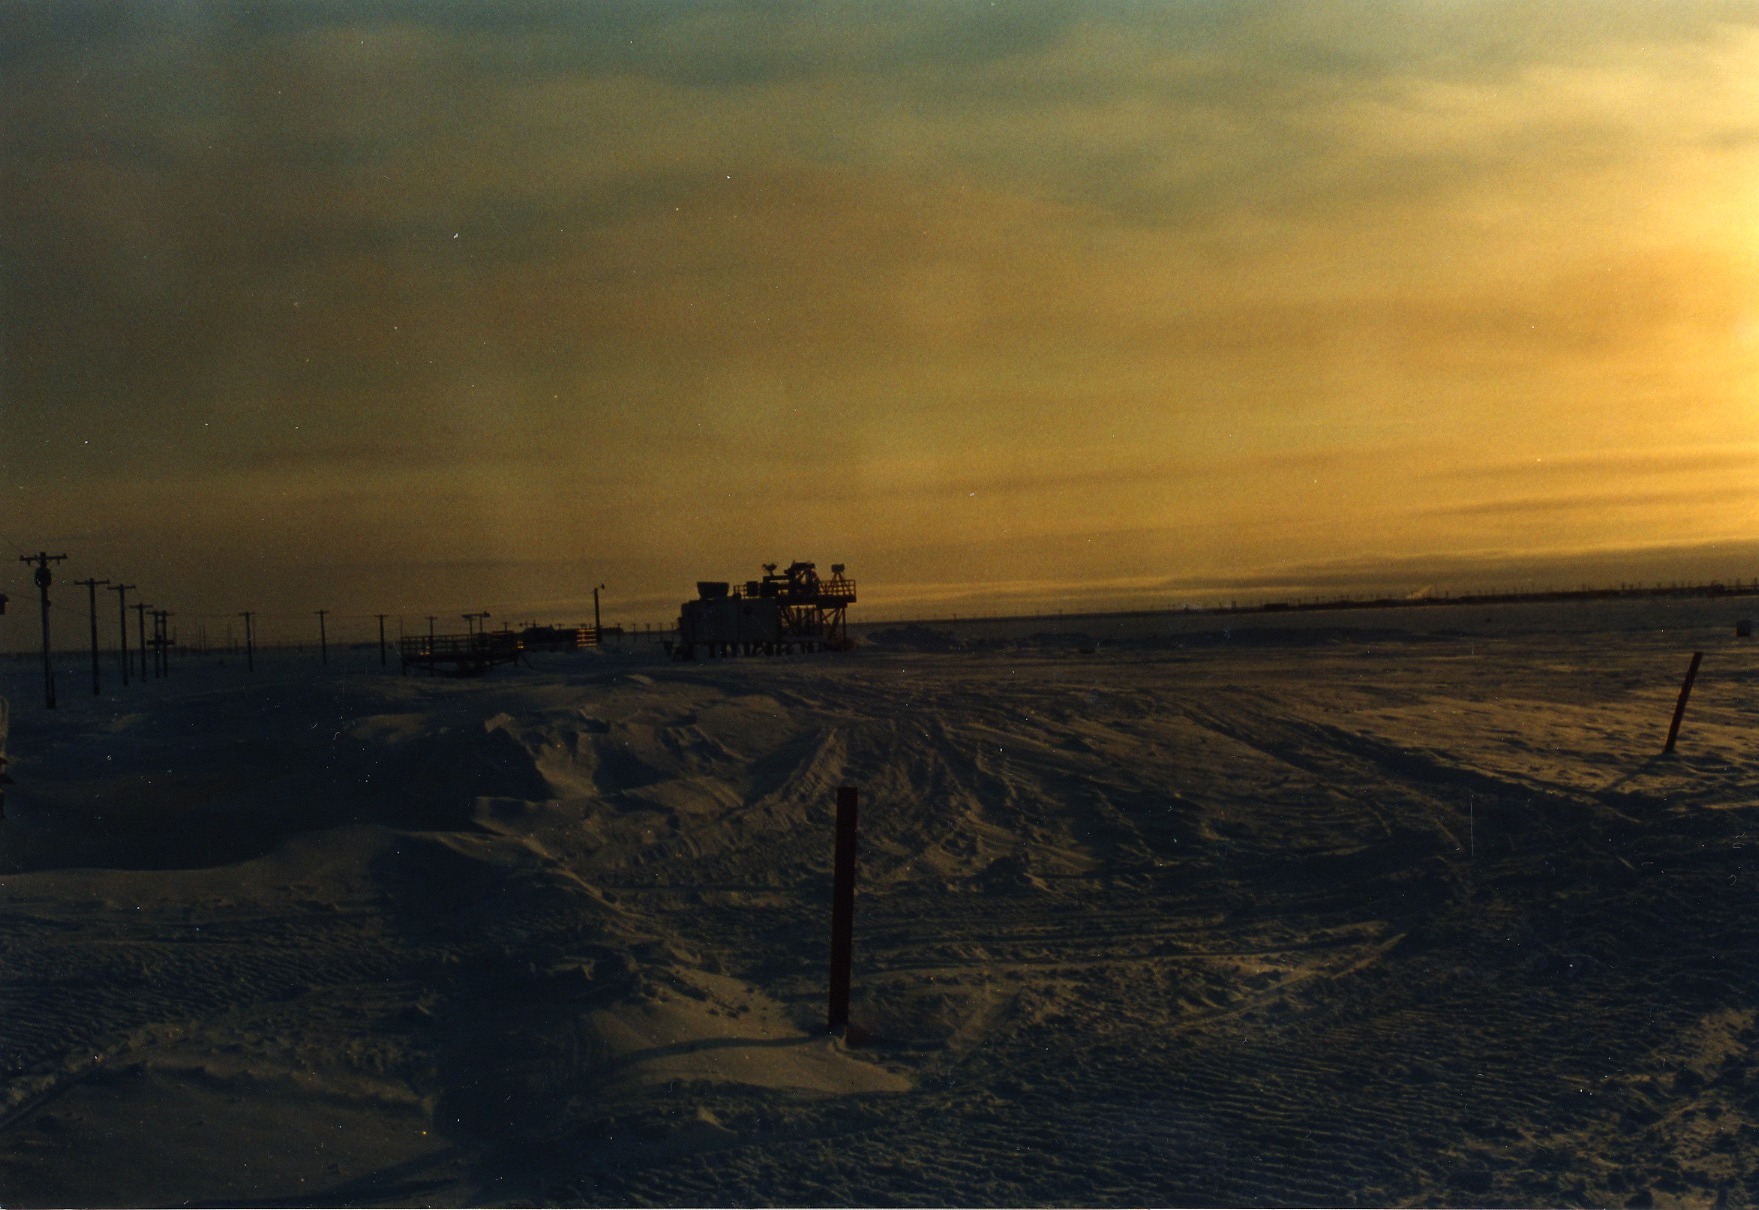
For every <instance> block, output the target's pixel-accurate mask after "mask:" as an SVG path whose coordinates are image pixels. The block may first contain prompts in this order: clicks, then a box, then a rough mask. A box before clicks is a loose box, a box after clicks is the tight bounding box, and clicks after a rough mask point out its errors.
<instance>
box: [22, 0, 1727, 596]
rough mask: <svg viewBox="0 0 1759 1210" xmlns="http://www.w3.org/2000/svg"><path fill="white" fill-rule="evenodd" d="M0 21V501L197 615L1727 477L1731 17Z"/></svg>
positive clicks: (1723, 513) (1030, 589)
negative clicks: (178, 591) (274, 604)
mask: <svg viewBox="0 0 1759 1210" xmlns="http://www.w3.org/2000/svg"><path fill="white" fill-rule="evenodd" d="M0 12H3V14H4V15H3V17H0V21H3V22H4V25H3V26H0V47H3V48H4V49H3V50H0V56H3V61H0V162H3V168H4V171H0V203H3V205H0V305H3V306H4V308H5V311H4V321H5V322H4V333H3V336H0V340H3V356H4V359H3V361H0V409H3V410H0V476H3V482H4V485H5V490H6V492H7V498H8V503H9V505H10V507H9V508H8V510H7V519H6V522H5V525H4V537H5V538H7V539H8V540H10V541H13V542H16V543H22V544H24V545H25V546H28V547H30V548H32V549H35V548H36V547H37V546H38V545H41V544H44V543H51V544H60V545H65V546H67V547H68V548H69V550H70V553H74V554H76V555H78V556H79V557H80V558H81V559H82V565H83V566H85V567H87V568H89V569H90V570H91V571H95V572H96V573H97V574H100V575H102V574H109V573H110V572H111V571H115V572H117V573H118V574H127V575H129V576H130V577H131V578H133V577H137V576H138V577H148V576H153V577H160V578H163V579H165V580H171V579H173V578H175V579H176V580H177V581H178V582H179V583H180V584H182V585H184V586H186V591H188V592H189V593H191V594H195V595H198V596H199V600H197V601H192V603H191V604H192V608H197V609H204V608H211V609H214V610H217V611H224V610H227V609H231V608H243V607H249V606H251V605H258V606H262V605H263V602H262V601H261V600H258V599H255V598H260V597H264V596H267V597H271V598H274V599H277V600H285V601H286V602H287V603H288V609H289V612H290V613H297V612H299V611H301V610H304V609H307V608H312V607H319V606H334V607H337V608H339V609H355V610H361V611H367V610H372V609H375V608H380V609H382V608H393V609H403V608H405V607H408V608H411V609H414V610H420V609H421V608H423V607H424V602H426V603H431V604H432V605H433V606H434V607H435V608H440V607H448V608H449V607H450V606H451V605H452V604H460V605H464V604H468V605H470V606H471V607H475V606H476V605H478V604H479V603H487V604H491V605H496V606H498V607H502V608H505V609H507V610H509V611H517V610H519V609H521V608H524V607H528V606H532V605H534V604H535V603H538V602H543V603H545V604H549V605H554V606H555V607H557V608H563V607H565V606H567V605H568V604H569V603H571V602H572V603H578V602H579V601H580V600H581V599H582V594H583V590H584V589H585V588H589V587H590V585H591V584H593V583H596V582H598V581H599V580H600V579H605V578H606V577H607V575H615V576H616V577H617V578H618V579H619V581H620V583H619V586H618V587H619V588H620V590H621V591H622V593H623V599H624V600H625V601H627V602H631V603H632V604H631V608H636V606H637V605H639V607H640V608H642V609H645V610H646V611H647V612H645V613H641V614H638V616H646V617H655V618H657V617H661V616H664V608H663V606H664V603H665V602H668V601H671V600H675V598H676V597H677V596H678V595H679V590H680V589H681V588H687V587H688V584H689V582H690V581H692V580H694V579H696V578H698V577H699V576H704V575H710V574H716V575H728V576H736V575H739V574H744V571H746V570H748V569H749V566H754V565H755V564H756V563H757V562H758V561H760V560H763V559H771V558H782V559H787V558H791V557H797V556H798V557H817V558H820V559H822V560H825V561H827V562H828V561H830V560H833V559H838V560H844V561H847V562H849V563H850V564H852V565H854V566H855V567H857V568H858V569H859V570H860V571H861V572H862V573H863V577H864V580H865V581H866V582H867V583H869V584H871V585H873V595H874V597H875V599H876V600H878V601H880V602H882V603H884V602H886V601H888V600H890V601H893V602H895V603H897V604H898V605H899V607H901V608H902V607H905V606H906V605H907V604H908V603H909V602H910V601H912V600H929V599H937V598H939V597H940V596H941V595H943V593H944V589H943V588H942V587H939V586H943V585H945V584H948V583H960V582H970V581H972V580H979V581H982V582H986V583H990V584H993V585H994V586H995V588H994V590H993V592H992V594H991V595H992V596H993V597H995V598H996V601H997V603H1001V602H1002V601H1003V600H1005V599H1008V598H1015V597H1019V598H1021V599H1024V597H1025V596H1035V595H1036V596H1042V595H1045V594H1046V593H1054V588H1055V585H1056V583H1057V582H1058V581H1059V579H1061V578H1066V577H1071V576H1080V577H1082V578H1084V579H1086V580H1088V581H1089V582H1092V583H1106V584H1117V585H1129V584H1152V585H1155V586H1156V588H1155V589H1154V591H1155V592H1157V593H1164V595H1165V596H1166V597H1168V598H1177V597H1179V596H1180V594H1181V589H1180V585H1181V584H1188V585H1189V586H1190V591H1191V592H1198V591H1207V590H1206V589H1203V588H1202V586H1204V585H1213V584H1215V583H1218V582H1221V581H1226V580H1227V579H1228V577H1230V576H1232V577H1234V578H1235V582H1240V583H1244V582H1247V581H1249V580H1251V579H1252V578H1253V577H1255V576H1260V575H1262V574H1264V573H1265V571H1266V569H1272V568H1280V567H1286V566H1294V565H1306V564H1317V563H1322V562H1324V561H1326V560H1332V559H1349V560H1358V561H1364V562H1367V563H1370V564H1372V563H1374V562H1375V561H1377V560H1380V561H1384V562H1385V565H1386V566H1388V567H1389V569H1392V568H1396V567H1398V566H1400V564H1399V562H1398V561H1399V560H1409V559H1412V558H1418V557H1423V558H1427V557H1431V556H1448V555H1457V556H1461V557H1465V556H1471V557H1474V558H1478V557H1502V556H1505V555H1506V556H1509V557H1516V558H1534V557H1537V558H1545V557H1557V558H1563V557H1566V556H1568V555H1570V554H1572V553H1573V552H1579V551H1584V550H1594V551H1603V550H1616V549H1621V548H1629V549H1633V550H1635V549H1638V548H1651V547H1656V546H1666V545H1670V544H1678V545H1682V546H1691V547H1694V548H1695V549H1704V547H1703V546H1702V544H1704V543H1716V542H1722V541H1725V540H1732V539H1734V538H1736V537H1739V536H1744V535H1745V534H1748V533H1750V532H1751V531H1752V525H1753V522H1754V520H1755V518H1756V513H1759V510H1756V507H1755V506H1756V503H1759V500H1756V492H1759V489H1756V488H1755V487H1754V486H1752V485H1753V484H1754V482H1755V480H1754V478H1753V476H1752V475H1751V473H1750V471H1751V464H1752V460H1753V453H1752V452H1753V450H1754V449H1755V448H1759V303H1756V302H1755V299H1759V290H1756V289H1755V287H1759V237H1756V236H1755V235H1754V233H1753V228H1752V223H1751V215H1752V214H1753V213H1755V212H1756V207H1759V15H1756V14H1755V12H1754V10H1753V9H1752V8H1751V6H1749V5H1714V4H1701V5H1690V6H1688V5H1667V6H1657V5H1652V4H1629V5H1618V4H1601V3H1596V4H1582V5H1555V4H1546V5H1532V4H1510V3H1464V2H1462V3H1449V4H1434V5H1422V6H1410V5H1393V4H1382V3H1367V2H1364V3H1360V4H1355V5H1334V6H1324V7H1323V8H1322V9H1316V8H1314V7H1312V6H1308V5H1283V4H1272V3H1263V4H1246V5H1241V4H1232V3H1230V4H1213V5H1211V4H1189V5H1179V6H1164V5H1134V4H1123V3H1118V4H1110V5H1098V6H1070V5H1062V4H1056V5H1050V4H1046V5H1042V6H1033V5H1024V6H1018V5H1015V6H1007V8H1006V10H1005V11H1001V10H998V9H996V8H991V7H989V6H980V5H975V4H972V5H931V6H921V5H896V6H893V5H875V4H863V5H849V6H838V5H830V6H825V5H795V4H749V5H715V4H694V5H684V4H672V5H666V4H648V3H644V4H631V5H628V6H617V5H592V6H575V5H551V4H537V3H534V4H528V5H519V6H511V5H494V6H481V5H462V4H460V5H450V4H426V3H424V4H414V3H409V4H400V3H383V4H365V5H363V4H357V3H350V4H345V5H344V4H335V5H330V4H321V3H302V4H296V5H267V6H263V5H252V6H244V5H226V4H212V5H190V6H170V5H157V4H146V3H124V4H116V5H71V4H70V5H65V6H61V5H45V4H35V3H29V4H17V5H13V6H9V7H7V8H5V9H3V10H0ZM1529 468H1531V469H1529ZM748 565H749V566H748ZM326 566H335V567H360V568H370V569H373V570H372V573H371V574H366V573H364V572H363V573H362V574H360V575H353V574H351V575H350V576H349V577H327V578H326V579H325V580H324V582H322V583H319V584H314V582H313V581H314V569H321V568H324V567H326ZM458 567H473V568H476V569H477V572H476V573H475V574H476V578H475V579H469V578H461V574H462V573H460V574H457V575H455V574H453V573H452V572H441V571H437V570H436V569H440V568H458ZM511 567H518V568H522V569H523V570H521V571H517V572H514V571H506V570H503V571H495V570H493V569H494V568H502V569H506V568H511ZM570 568H578V571H577V573H574V574H572V575H571V573H570V572H569V569H570ZM601 569H611V570H610V571H606V570H601ZM81 574H86V573H85V572H83V571H82V572H81ZM1389 574H1396V572H1389ZM1723 574H1729V575H1732V574H1734V573H1733V572H1732V571H1730V572H1726V573H1723ZM344 578H346V579H347V580H348V583H347V586H346V587H344V586H343V584H342V580H343V579H344ZM164 591H170V589H169V588H167V589H166V590H164ZM1120 591H1122V590H1120ZM340 592H346V593H348V594H353V595H351V596H350V597H349V599H348V600H346V601H344V600H342V599H340V598H335V597H334V594H336V593H340ZM252 594H255V595H254V597H253V600H251V601H246V600H244V599H243V598H244V597H245V596H248V595H252ZM459 594H468V597H469V599H468V600H464V599H459V600H454V598H455V597H457V596H458V595H459ZM981 595H982V591H981V590H979V596H980V597H981ZM1124 595H1129V594H1127V593H1126V594H1124ZM1137 595H1138V596H1139V595H1140V594H1139V593H1138V594H1137ZM356 598H358V599H356ZM1121 599H1122V597H1120V600H1121ZM1133 603H1139V602H1133Z"/></svg>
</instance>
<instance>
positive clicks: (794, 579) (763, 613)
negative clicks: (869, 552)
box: [667, 562, 855, 660]
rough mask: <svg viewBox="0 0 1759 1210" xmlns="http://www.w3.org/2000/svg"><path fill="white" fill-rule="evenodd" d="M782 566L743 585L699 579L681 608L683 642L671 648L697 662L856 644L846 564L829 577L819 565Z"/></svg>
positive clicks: (765, 568)
mask: <svg viewBox="0 0 1759 1210" xmlns="http://www.w3.org/2000/svg"><path fill="white" fill-rule="evenodd" d="M776 566H777V565H776V564H774V563H765V564H764V565H763V579H761V580H747V581H746V582H745V583H743V584H740V585H734V584H732V583H730V582H727V581H721V580H699V581H697V584H696V600H694V601H685V602H684V603H683V605H681V606H680V607H679V617H678V640H677V642H676V643H673V644H668V645H667V650H668V651H669V652H671V653H672V654H673V655H676V656H677V657H678V658H679V659H684V660H691V659H696V658H697V657H698V656H702V655H706V656H711V657H712V656H722V655H785V654H790V653H792V652H794V651H819V650H825V651H845V650H847V649H848V648H849V647H851V646H852V645H853V644H851V643H850V641H849V628H848V621H847V618H846V616H845V612H844V611H845V610H847V609H848V607H849V606H851V605H853V604H854V603H855V581H854V580H851V579H849V578H848V577H847V576H846V575H845V574H844V571H845V568H844V565H843V564H841V563H834V564H832V565H831V575H830V578H829V579H823V578H821V577H820V576H819V574H818V565H817V564H816V563H807V562H794V563H790V564H788V568H787V570H786V571H781V572H778V571H777V570H776Z"/></svg>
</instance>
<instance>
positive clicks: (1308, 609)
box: [852, 580, 1759, 630]
mask: <svg viewBox="0 0 1759 1210" xmlns="http://www.w3.org/2000/svg"><path fill="white" fill-rule="evenodd" d="M1660 597H1673V598H1682V599H1683V598H1688V597H1759V580H1753V581H1750V582H1746V583H1743V582H1742V581H1740V580H1736V581H1735V582H1734V583H1733V585H1729V584H1725V583H1723V582H1722V581H1720V580H1713V581H1710V582H1709V583H1704V584H1673V585H1660V584H1657V585H1651V586H1647V587H1645V586H1641V585H1638V586H1632V587H1625V588H1556V589H1546V590H1543V591H1535V592H1476V593H1462V594H1460V595H1458V596H1449V595H1445V594H1442V595H1434V596H1409V597H1329V598H1326V599H1325V600H1314V601H1303V600H1294V601H1265V602H1263V603H1261V604H1258V605H1179V606H1170V607H1164V608H1159V609H1087V610H1082V611H1081V612H1079V613H1070V612H1068V611H1060V612H1057V613H1009V614H972V615H970V616H964V617H962V616H960V615H958V614H953V615H951V616H948V617H913V618H893V619H889V620H880V619H872V620H867V621H863V622H861V623H859V624H854V625H852V628H858V629H861V630H870V629H872V628H874V627H876V626H904V625H930V624H938V625H947V626H962V625H965V624H966V623H971V624H973V625H976V624H981V623H986V622H1078V621H1087V620H1093V619H1099V618H1154V617H1164V616H1167V615H1170V614H1177V615H1191V614H1250V613H1322V612H1326V611H1335V610H1344V609H1414V608H1419V607H1422V606H1435V605H1531V604H1542V603H1546V602H1556V601H1614V600H1652V599H1655V598H1660Z"/></svg>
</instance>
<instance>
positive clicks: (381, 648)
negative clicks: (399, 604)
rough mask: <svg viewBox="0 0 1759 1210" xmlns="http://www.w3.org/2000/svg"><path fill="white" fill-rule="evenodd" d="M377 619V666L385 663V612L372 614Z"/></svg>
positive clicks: (382, 665)
mask: <svg viewBox="0 0 1759 1210" xmlns="http://www.w3.org/2000/svg"><path fill="white" fill-rule="evenodd" d="M373 616H374V617H376V618H378V619H379V666H380V667H384V665H385V662H386V661H385V617H386V615H385V614H382V613H380V614H374V615H373Z"/></svg>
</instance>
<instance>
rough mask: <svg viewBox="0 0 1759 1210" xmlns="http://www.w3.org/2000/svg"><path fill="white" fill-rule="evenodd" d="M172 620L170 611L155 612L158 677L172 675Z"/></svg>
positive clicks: (154, 644)
mask: <svg viewBox="0 0 1759 1210" xmlns="http://www.w3.org/2000/svg"><path fill="white" fill-rule="evenodd" d="M171 618H172V613H171V611H170V610H169V609H155V610H154V611H153V650H154V652H155V653H156V654H157V656H158V664H159V667H158V675H160V676H170V675H171Z"/></svg>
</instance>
